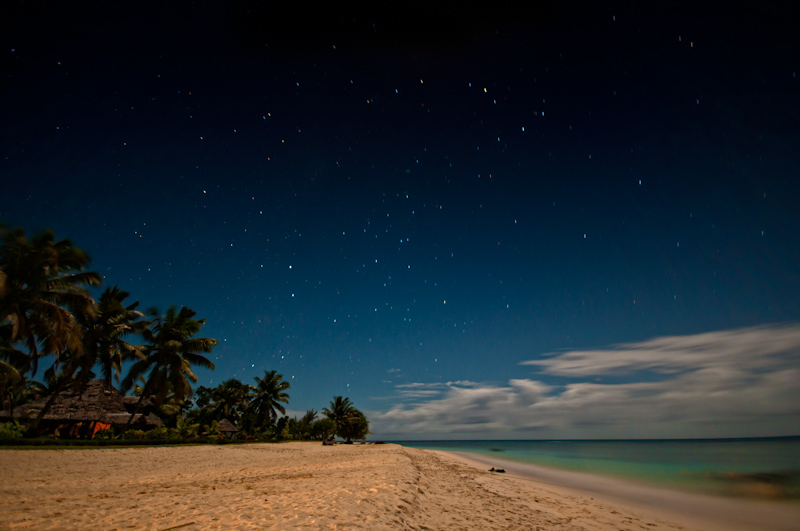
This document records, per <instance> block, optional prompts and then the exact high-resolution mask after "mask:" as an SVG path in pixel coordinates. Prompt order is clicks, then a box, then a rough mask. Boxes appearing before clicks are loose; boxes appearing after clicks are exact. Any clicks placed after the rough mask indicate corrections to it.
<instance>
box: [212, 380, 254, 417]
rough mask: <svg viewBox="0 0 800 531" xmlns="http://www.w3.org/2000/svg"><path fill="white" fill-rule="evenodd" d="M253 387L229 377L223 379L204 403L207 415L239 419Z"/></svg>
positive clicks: (245, 407) (250, 397) (249, 398)
mask: <svg viewBox="0 0 800 531" xmlns="http://www.w3.org/2000/svg"><path fill="white" fill-rule="evenodd" d="M253 391H254V387H253V386H252V385H246V384H243V383H242V382H240V381H239V380H237V379H236V378H231V379H229V380H225V381H224V382H222V383H221V384H219V385H218V386H217V387H215V388H214V389H211V391H210V393H209V397H210V401H209V402H208V403H207V404H206V405H205V409H206V410H207V411H208V414H209V417H210V418H212V419H215V420H222V419H228V420H230V421H232V422H234V423H237V422H239V421H241V419H242V416H243V415H244V412H245V410H246V409H247V405H248V404H249V402H250V400H251V399H252V394H253Z"/></svg>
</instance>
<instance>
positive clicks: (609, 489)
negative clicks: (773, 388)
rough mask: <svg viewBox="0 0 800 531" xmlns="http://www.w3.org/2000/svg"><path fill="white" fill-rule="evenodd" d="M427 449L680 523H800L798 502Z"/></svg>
mask: <svg viewBox="0 0 800 531" xmlns="http://www.w3.org/2000/svg"><path fill="white" fill-rule="evenodd" d="M430 451H433V452H441V453H443V454H449V455H452V456H455V457H456V458H459V459H462V460H463V461H464V462H465V463H467V464H469V465H470V466H474V467H478V468H482V469H483V470H488V468H486V467H487V466H490V467H496V468H503V469H504V470H505V474H504V475H507V476H509V477H513V478H516V479H520V480H523V481H528V482H531V483H533V484H535V485H540V486H546V487H547V488H556V489H563V490H564V491H565V492H570V493H575V494H580V495H584V496H591V497H596V498H598V499H602V500H604V501H607V502H609V503H613V504H620V505H622V506H625V507H628V508H630V509H634V510H644V511H649V512H651V513H652V514H653V515H658V516H661V517H663V518H666V519H669V520H674V521H677V522H681V523H684V524H685V525H690V526H699V527H700V528H701V529H719V530H720V531H721V530H725V529H730V530H741V531H758V530H766V529H769V530H773V531H795V530H798V529H800V504H798V503H794V502H786V501H782V500H781V501H774V500H757V499H752V498H745V497H725V496H713V495H710V494H700V493H691V492H686V491H681V490H677V489H670V488H665V487H658V486H654V485H651V484H648V483H644V482H637V481H635V480H627V479H621V478H617V477H611V476H602V475H597V474H589V473H586V472H575V471H569V470H559V469H556V468H550V467H546V466H541V465H535V464H531V463H521V462H518V461H512V460H509V459H503V458H502V457H494V456H492V455H487V454H481V453H473V452H456V451H444V450H430ZM498 475H500V474H498Z"/></svg>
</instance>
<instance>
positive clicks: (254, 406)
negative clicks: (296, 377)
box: [248, 371, 291, 425]
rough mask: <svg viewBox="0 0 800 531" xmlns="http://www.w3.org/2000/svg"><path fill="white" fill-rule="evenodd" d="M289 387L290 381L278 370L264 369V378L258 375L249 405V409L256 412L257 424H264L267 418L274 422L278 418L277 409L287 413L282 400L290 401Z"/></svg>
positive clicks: (285, 402)
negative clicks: (284, 379) (285, 379)
mask: <svg viewBox="0 0 800 531" xmlns="http://www.w3.org/2000/svg"><path fill="white" fill-rule="evenodd" d="M289 387H291V386H290V385H289V382H284V381H283V375H282V374H277V372H276V371H269V372H267V371H264V378H259V377H258V376H256V385H255V388H254V391H253V399H252V400H251V401H250V404H249V405H248V409H249V410H250V411H251V412H253V413H254V414H255V423H256V425H261V424H263V423H264V421H265V420H266V421H268V422H269V423H270V424H272V423H274V422H275V421H276V420H277V418H278V414H277V413H276V410H277V411H280V412H281V414H284V415H285V414H286V408H284V407H283V406H282V405H281V402H283V403H284V404H288V403H289V394H288V393H286V392H285V391H286V390H287V389H289Z"/></svg>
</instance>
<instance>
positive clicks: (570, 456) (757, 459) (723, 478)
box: [396, 437, 800, 500]
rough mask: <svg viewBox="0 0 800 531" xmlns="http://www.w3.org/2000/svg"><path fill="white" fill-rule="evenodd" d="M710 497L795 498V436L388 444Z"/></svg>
mask: <svg viewBox="0 0 800 531" xmlns="http://www.w3.org/2000/svg"><path fill="white" fill-rule="evenodd" d="M396 442H397V443H398V444H401V445H403V446H408V447H413V448H427V449H434V450H445V451H454V452H472V453H478V454H487V455H493V456H496V457H497V458H499V459H505V460H508V461H516V462H520V463H531V464H536V465H542V466H546V467H551V468H556V469H562V470H570V471H577V472H585V473H590V474H597V475H606V476H614V477H617V478H620V479H628V480H636V481H640V482H645V483H649V484H652V485H654V486H660V487H668V488H673V489H679V490H683V491H690V492H702V493H706V494H715V495H729V496H748V497H762V498H763V497H767V498H778V499H787V500H800V437H779V438H763V439H701V440H624V441H606V440H603V441H570V440H565V441H396Z"/></svg>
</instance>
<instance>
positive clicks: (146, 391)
mask: <svg viewBox="0 0 800 531" xmlns="http://www.w3.org/2000/svg"><path fill="white" fill-rule="evenodd" d="M150 381H151V380H149V379H148V380H147V381H146V382H145V384H144V387H143V388H142V394H141V395H139V401H138V402H136V407H135V408H134V410H133V413H131V416H130V418H129V419H128V423H127V424H125V429H126V430H128V429H130V427H131V424H133V419H135V418H136V415H137V414H138V413H139V410H140V409H141V408H142V402H144V399H145V398H147V397H148V396H149V394H150Z"/></svg>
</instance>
